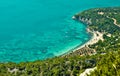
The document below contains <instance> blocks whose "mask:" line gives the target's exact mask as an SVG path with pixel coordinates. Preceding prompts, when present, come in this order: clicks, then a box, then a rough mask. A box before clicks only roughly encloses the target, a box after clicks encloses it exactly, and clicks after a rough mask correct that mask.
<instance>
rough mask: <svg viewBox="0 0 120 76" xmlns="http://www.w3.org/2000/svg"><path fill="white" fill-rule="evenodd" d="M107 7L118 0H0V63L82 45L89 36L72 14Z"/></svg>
mask: <svg viewBox="0 0 120 76" xmlns="http://www.w3.org/2000/svg"><path fill="white" fill-rule="evenodd" d="M109 6H120V0H115V1H114V0H75V1H74V0H0V62H11V61H12V62H17V63H18V62H26V61H35V60H43V59H46V58H51V57H54V56H59V55H62V54H64V53H66V52H68V51H69V50H71V49H74V48H75V47H77V46H79V45H82V44H84V43H85V42H87V41H88V40H89V39H90V38H91V36H90V35H89V34H88V33H87V32H86V26H85V25H83V24H80V23H78V22H76V21H74V20H72V16H73V15H74V14H75V13H77V12H81V11H83V10H86V9H90V8H97V7H109Z"/></svg>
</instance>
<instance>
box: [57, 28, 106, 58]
mask: <svg viewBox="0 0 120 76" xmlns="http://www.w3.org/2000/svg"><path fill="white" fill-rule="evenodd" d="M86 31H87V32H88V33H89V34H91V35H92V37H91V38H90V40H88V41H87V42H85V43H84V44H82V45H78V46H76V47H75V48H73V49H70V50H69V51H68V52H66V53H64V54H62V55H59V56H65V55H68V54H70V53H73V52H76V51H78V50H81V49H82V48H84V47H88V48H89V45H93V44H95V43H97V42H98V41H99V40H102V41H104V39H103V34H104V33H101V32H98V31H91V30H90V29H89V28H86ZM59 56H58V57H59Z"/></svg>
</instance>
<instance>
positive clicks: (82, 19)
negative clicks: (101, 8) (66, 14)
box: [72, 15, 92, 25]
mask: <svg viewBox="0 0 120 76" xmlns="http://www.w3.org/2000/svg"><path fill="white" fill-rule="evenodd" d="M72 19H73V20H78V21H80V22H82V23H84V24H87V25H91V24H92V21H91V19H90V18H85V17H81V16H79V15H74V16H73V17H72Z"/></svg>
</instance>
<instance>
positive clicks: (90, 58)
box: [0, 7, 120, 76]
mask: <svg viewBox="0 0 120 76" xmlns="http://www.w3.org/2000/svg"><path fill="white" fill-rule="evenodd" d="M74 17H75V20H77V21H80V22H82V23H84V24H85V25H86V26H88V28H89V29H90V30H92V31H93V30H94V31H99V32H101V33H103V34H104V35H103V38H104V41H101V40H100V41H99V42H98V43H95V44H93V45H89V47H87V48H88V49H86V47H84V48H82V49H80V50H77V51H75V52H71V53H69V54H67V55H63V56H60V57H55V58H51V59H47V60H44V61H35V62H22V63H12V62H9V63H0V76H79V75H80V73H82V72H83V71H84V70H85V69H87V68H93V67H97V69H96V70H95V71H94V72H92V73H91V76H119V75H120V7H114V8H95V9H90V10H86V11H83V12H81V13H78V14H76V15H75V16H74ZM91 49H94V50H96V54H94V55H92V54H91V55H89V54H87V53H85V52H87V51H91ZM81 51H82V53H85V55H84V56H81V54H80V52H81Z"/></svg>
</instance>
